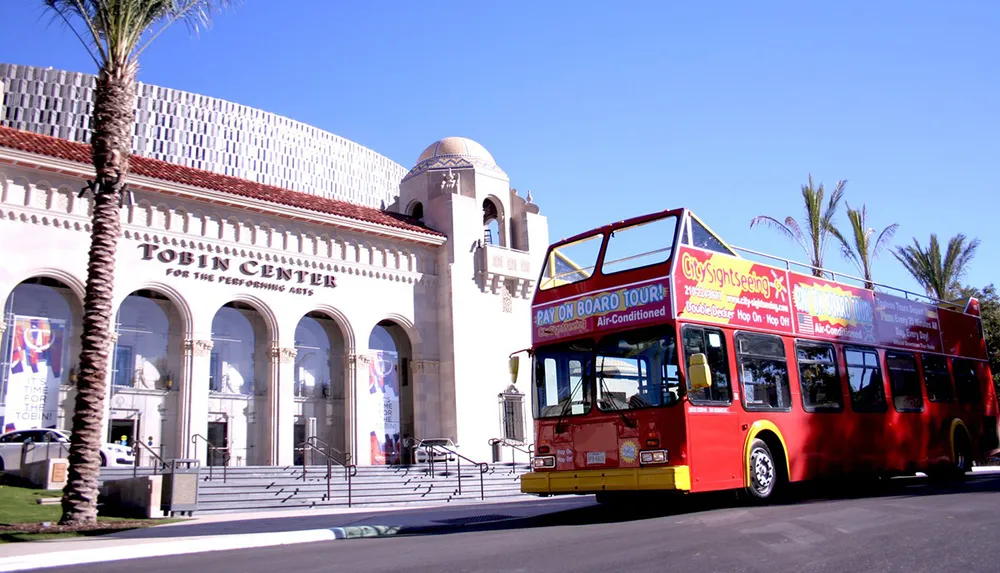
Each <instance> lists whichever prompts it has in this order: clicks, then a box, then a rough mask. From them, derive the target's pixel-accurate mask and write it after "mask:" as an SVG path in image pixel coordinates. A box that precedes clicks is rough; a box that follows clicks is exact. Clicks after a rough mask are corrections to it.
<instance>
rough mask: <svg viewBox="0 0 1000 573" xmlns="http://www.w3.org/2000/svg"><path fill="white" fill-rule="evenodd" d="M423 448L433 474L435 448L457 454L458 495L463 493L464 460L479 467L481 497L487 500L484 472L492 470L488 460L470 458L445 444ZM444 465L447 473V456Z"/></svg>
mask: <svg viewBox="0 0 1000 573" xmlns="http://www.w3.org/2000/svg"><path fill="white" fill-rule="evenodd" d="M423 448H424V451H425V452H427V460H428V464H429V465H430V471H431V475H433V474H434V450H441V451H444V452H448V453H449V454H452V455H453V456H455V459H456V460H457V462H458V463H457V465H458V495H462V460H465V461H467V462H469V463H470V464H472V465H474V466H476V467H478V468H479V499H480V500H485V499H486V489H485V486H484V485H483V474H485V473H486V472H488V471H490V464H488V463H486V462H477V461H475V460H470V459H469V458H467V457H465V456H463V455H462V454H460V453H458V452H456V451H455V450H453V449H451V448H448V447H445V446H437V445H429V446H423ZM444 467H445V470H444V471H445V473H447V472H448V462H447V458H445V466H444Z"/></svg>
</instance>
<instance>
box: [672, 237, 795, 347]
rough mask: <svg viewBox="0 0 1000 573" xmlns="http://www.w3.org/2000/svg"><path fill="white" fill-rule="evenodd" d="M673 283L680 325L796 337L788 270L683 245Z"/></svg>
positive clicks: (678, 255) (675, 268)
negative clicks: (707, 325)
mask: <svg viewBox="0 0 1000 573" xmlns="http://www.w3.org/2000/svg"><path fill="white" fill-rule="evenodd" d="M674 282H675V284H676V287H677V306H676V309H677V318H678V319H679V320H694V321H698V322H710V323H714V324H723V325H728V326H735V327H740V326H747V327H751V328H762V329H766V330H771V331H774V332H781V333H784V334H793V333H794V330H793V326H792V318H791V311H790V307H789V304H790V301H789V292H788V273H787V272H786V271H783V270H778V269H775V268H773V267H769V266H767V265H762V264H758V263H754V262H753V261H748V260H746V259H739V258H736V257H732V256H729V255H725V254H722V253H713V252H709V251H702V250H700V249H692V248H690V247H686V246H682V247H681V248H680V251H679V252H678V254H677V263H676V265H675V267H674Z"/></svg>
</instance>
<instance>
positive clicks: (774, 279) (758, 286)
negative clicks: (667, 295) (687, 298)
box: [681, 252, 788, 301]
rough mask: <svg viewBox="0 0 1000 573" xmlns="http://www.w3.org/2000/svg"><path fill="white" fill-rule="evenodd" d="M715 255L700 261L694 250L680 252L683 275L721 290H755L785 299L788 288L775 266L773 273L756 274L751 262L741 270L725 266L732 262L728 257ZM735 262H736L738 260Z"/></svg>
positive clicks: (757, 292) (755, 291) (706, 286)
mask: <svg viewBox="0 0 1000 573" xmlns="http://www.w3.org/2000/svg"><path fill="white" fill-rule="evenodd" d="M715 259H716V257H714V256H713V257H712V258H709V259H708V260H706V261H701V260H699V259H698V257H696V256H694V255H692V254H691V253H688V252H685V253H684V254H683V255H682V256H681V272H682V273H683V274H684V278H686V279H688V280H691V281H694V282H695V283H697V284H698V286H699V287H703V288H707V289H719V290H725V289H727V288H732V289H739V291H740V292H741V293H742V294H744V295H746V294H756V295H760V296H763V297H764V298H765V299H772V298H774V299H779V300H782V301H784V300H785V293H786V292H788V289H787V287H786V286H785V277H783V276H779V275H778V273H777V272H775V271H774V270H773V269H768V270H770V271H771V276H770V277H768V276H767V275H759V274H757V272H756V271H754V269H753V267H752V266H751V268H750V269H748V270H747V271H742V270H740V269H737V268H734V267H731V266H725V265H726V264H728V263H730V261H729V260H727V259H725V258H721V257H720V258H719V260H715ZM732 262H733V263H736V262H737V261H732ZM739 262H742V261H739ZM719 263H721V264H719Z"/></svg>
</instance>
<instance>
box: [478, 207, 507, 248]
mask: <svg viewBox="0 0 1000 573" xmlns="http://www.w3.org/2000/svg"><path fill="white" fill-rule="evenodd" d="M483 235H484V237H485V239H486V242H487V243H493V244H496V245H500V246H502V247H506V246H507V233H506V213H505V212H504V207H503V201H501V200H500V199H499V198H498V197H497V196H496V195H487V196H486V198H485V199H483Z"/></svg>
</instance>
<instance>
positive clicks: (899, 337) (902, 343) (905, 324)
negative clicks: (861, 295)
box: [875, 293, 942, 352]
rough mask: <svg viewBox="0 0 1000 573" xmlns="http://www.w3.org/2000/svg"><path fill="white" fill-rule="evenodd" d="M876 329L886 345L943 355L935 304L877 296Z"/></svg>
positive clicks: (938, 318)
mask: <svg viewBox="0 0 1000 573" xmlns="http://www.w3.org/2000/svg"><path fill="white" fill-rule="evenodd" d="M875 330H876V332H877V333H878V338H879V342H881V343H882V344H885V345H887V346H896V347H899V348H908V349H910V350H923V351H927V352H941V348H942V345H941V321H940V317H939V316H938V309H937V307H936V306H934V305H930V304H926V303H923V302H916V301H912V300H906V299H905V298H900V297H898V296H892V295H888V294H883V293H875Z"/></svg>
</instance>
